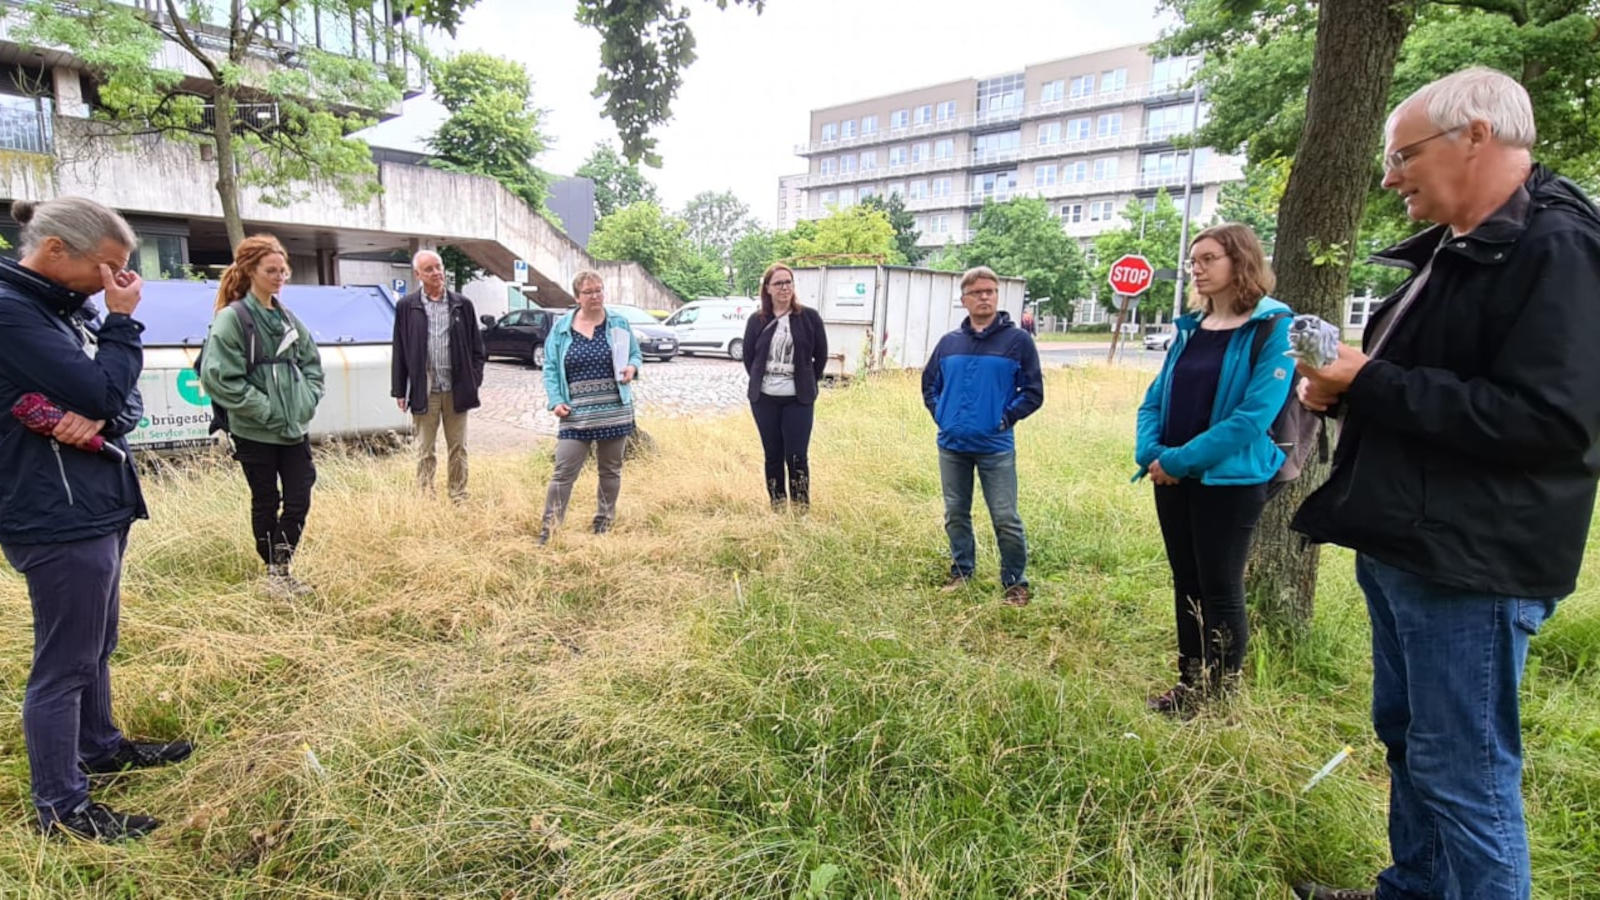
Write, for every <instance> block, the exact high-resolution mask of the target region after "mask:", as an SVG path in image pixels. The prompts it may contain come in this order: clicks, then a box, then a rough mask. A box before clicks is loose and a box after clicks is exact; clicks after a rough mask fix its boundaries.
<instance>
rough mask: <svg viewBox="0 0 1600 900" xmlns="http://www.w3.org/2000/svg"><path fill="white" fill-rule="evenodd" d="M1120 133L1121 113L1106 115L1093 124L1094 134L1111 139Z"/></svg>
mask: <svg viewBox="0 0 1600 900" xmlns="http://www.w3.org/2000/svg"><path fill="white" fill-rule="evenodd" d="M1121 133H1122V113H1106V114H1105V115H1103V116H1101V117H1100V119H1099V121H1097V122H1096V123H1095V134H1097V135H1099V136H1100V137H1111V136H1113V135H1118V134H1121Z"/></svg>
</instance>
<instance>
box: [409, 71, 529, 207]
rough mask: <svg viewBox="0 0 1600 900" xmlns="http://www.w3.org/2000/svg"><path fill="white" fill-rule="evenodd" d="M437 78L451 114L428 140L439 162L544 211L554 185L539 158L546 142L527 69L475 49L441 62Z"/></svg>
mask: <svg viewBox="0 0 1600 900" xmlns="http://www.w3.org/2000/svg"><path fill="white" fill-rule="evenodd" d="M432 74H433V93H434V96H435V97H436V98H437V99H438V100H439V103H440V104H441V105H442V106H444V108H445V109H447V110H449V112H450V116H449V118H447V119H445V121H444V122H442V123H440V125H439V128H438V130H437V131H435V132H434V134H433V136H432V137H430V138H429V139H428V148H429V149H430V150H432V151H433V153H434V159H433V164H434V165H435V166H438V167H439V168H441V169H447V170H449V171H452V172H466V173H470V174H473V175H487V176H489V177H490V178H493V179H495V180H496V181H498V182H500V184H501V185H503V186H504V187H505V188H506V190H508V191H510V192H511V193H513V194H516V195H517V196H518V197H520V198H521V199H522V201H523V202H524V203H526V204H528V205H529V206H530V207H532V208H534V209H536V210H538V209H543V208H544V202H545V198H546V197H547V196H548V195H549V184H548V182H547V181H546V179H545V175H544V173H543V172H541V171H539V169H538V168H536V167H535V166H534V164H533V159H534V157H536V156H538V155H539V154H540V153H541V152H543V151H544V139H543V138H542V137H541V136H540V134H539V111H538V110H537V109H535V108H534V106H533V99H532V94H533V83H532V81H531V80H530V79H529V78H528V70H527V68H525V67H524V66H523V65H522V63H519V62H516V61H515V60H510V59H504V58H501V57H498V56H493V55H490V54H488V53H481V52H476V51H474V52H469V53H463V54H461V55H459V56H456V57H454V58H452V59H447V60H444V61H443V62H440V63H438V64H436V65H435V66H433V72H432Z"/></svg>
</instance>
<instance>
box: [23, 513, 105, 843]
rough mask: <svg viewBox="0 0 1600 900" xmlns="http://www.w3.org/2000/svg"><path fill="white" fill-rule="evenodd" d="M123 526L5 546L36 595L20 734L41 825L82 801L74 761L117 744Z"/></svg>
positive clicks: (97, 756) (96, 756)
mask: <svg viewBox="0 0 1600 900" xmlns="http://www.w3.org/2000/svg"><path fill="white" fill-rule="evenodd" d="M127 546H128V530H127V528H123V529H122V530H121V531H118V532H115V533H113V534H108V535H105V536H103V537H97V538H88V539H86V540H81V541H72V542H69V543H64V544H8V545H6V546H5V548H4V552H5V557H6V560H7V561H8V562H10V563H11V565H12V567H14V568H15V569H16V570H17V571H18V572H21V573H22V575H23V577H24V578H26V579H27V582H28V599H29V600H31V601H32V602H33V669H32V671H30V672H29V673H28V690H27V693H26V694H25V695H24V697H23V701H22V736H23V739H24V740H25V741H26V742H27V745H28V771H29V774H30V775H31V776H32V781H33V804H34V806H35V807H36V808H37V809H38V811H39V823H40V824H41V825H43V826H45V827H49V826H50V825H51V824H52V823H53V822H55V820H56V819H59V818H66V817H67V816H70V815H71V814H72V813H74V812H75V811H77V809H78V808H79V807H81V806H82V805H83V804H84V802H85V801H87V800H88V799H89V781H88V779H87V778H86V777H85V776H84V774H83V772H82V770H80V769H79V768H78V761H79V760H83V761H86V762H97V761H99V760H102V759H105V758H106V757H108V756H110V755H111V754H113V753H115V752H116V751H117V748H118V747H119V746H120V745H121V744H122V732H121V731H118V730H117V726H116V725H114V724H112V722H111V668H110V662H111V652H112V651H113V650H115V649H116V648H117V613H118V607H119V605H120V599H121V591H120V587H121V582H122V553H123V551H124V550H126V549H127Z"/></svg>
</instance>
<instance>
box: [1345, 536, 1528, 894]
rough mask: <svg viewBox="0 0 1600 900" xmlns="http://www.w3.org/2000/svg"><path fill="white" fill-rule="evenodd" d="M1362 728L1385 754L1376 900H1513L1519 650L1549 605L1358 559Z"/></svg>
mask: <svg viewBox="0 0 1600 900" xmlns="http://www.w3.org/2000/svg"><path fill="white" fill-rule="evenodd" d="M1356 580H1357V581H1358V582H1360V584H1361V589H1362V591H1363V592H1365V593H1366V595H1367V610H1368V612H1369V613H1370V614H1371V617H1372V724H1373V726H1374V728H1375V729H1376V730H1377V732H1378V738H1379V740H1381V741H1383V743H1384V745H1385V746H1386V747H1387V748H1388V751H1389V753H1388V759H1389V849H1390V853H1391V854H1392V855H1393V858H1394V862H1393V864H1392V865H1391V866H1389V868H1387V869H1385V870H1384V871H1383V872H1382V873H1380V874H1379V876H1378V892H1377V895H1378V897H1379V898H1380V900H1399V898H1423V897H1427V898H1441V900H1444V898H1448V900H1490V898H1493V900H1526V898H1527V897H1528V896H1529V894H1530V893H1531V892H1532V889H1533V888H1532V880H1531V878H1530V876H1529V872H1528V835H1527V826H1526V824H1525V823H1524V821H1523V818H1522V721H1521V715H1520V711H1519V708H1518V703H1517V688H1518V686H1519V684H1520V683H1521V681H1522V667H1523V663H1524V662H1525V661H1526V659H1527V656H1528V638H1529V637H1530V636H1531V635H1533V634H1534V633H1536V632H1537V631H1538V630H1539V626H1540V625H1541V624H1543V623H1544V621H1545V619H1547V618H1549V617H1550V615H1551V614H1552V613H1554V612H1555V606H1556V600H1555V598H1528V597H1506V596H1502V595H1499V594H1483V593H1477V592H1474V591H1468V590H1463V589H1461V588H1455V587H1449V586H1447V585H1442V584H1439V583H1437V582H1433V581H1429V580H1427V579H1425V578H1422V577H1420V576H1417V575H1413V574H1411V573H1409V572H1405V571H1402V570H1400V569H1397V568H1395V567H1393V566H1390V565H1386V564H1384V563H1381V562H1379V561H1378V560H1376V559H1373V558H1372V557H1370V556H1367V555H1364V554H1362V555H1358V556H1357V557H1356Z"/></svg>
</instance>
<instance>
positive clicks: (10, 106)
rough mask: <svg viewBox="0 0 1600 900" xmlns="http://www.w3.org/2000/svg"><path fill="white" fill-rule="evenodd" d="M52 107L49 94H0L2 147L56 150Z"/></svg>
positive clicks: (23, 149)
mask: <svg viewBox="0 0 1600 900" xmlns="http://www.w3.org/2000/svg"><path fill="white" fill-rule="evenodd" d="M19 77H21V76H20V74H19ZM53 109H54V101H52V100H51V99H50V98H49V97H21V96H17V95H16V94H3V95H0V149H3V150H17V151H20V152H23V153H53V152H54V151H55V134H54V128H53V124H54V116H53V115H52V110H53ZM13 246H15V244H13Z"/></svg>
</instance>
